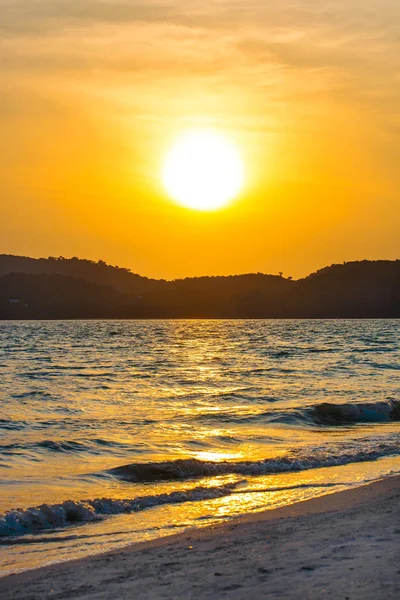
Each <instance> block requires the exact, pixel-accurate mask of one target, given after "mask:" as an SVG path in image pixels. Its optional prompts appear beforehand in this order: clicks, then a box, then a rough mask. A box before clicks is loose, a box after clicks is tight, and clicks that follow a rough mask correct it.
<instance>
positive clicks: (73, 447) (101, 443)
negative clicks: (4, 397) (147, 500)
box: [0, 438, 137, 455]
mask: <svg viewBox="0 0 400 600" xmlns="http://www.w3.org/2000/svg"><path fill="white" fill-rule="evenodd" d="M104 448H110V449H122V450H127V449H129V450H137V448H133V447H132V446H129V445H128V444H124V443H121V442H116V441H113V440H106V439H102V438H93V439H92V440H89V442H85V443H84V442H80V441H76V440H41V441H40V442H30V443H29V442H28V443H25V444H23V443H21V442H16V443H12V444H0V455H1V454H11V453H13V452H14V451H26V452H35V451H39V452H40V451H42V450H48V451H49V452H60V453H82V452H87V453H91V454H99V453H101V452H103V450H104Z"/></svg>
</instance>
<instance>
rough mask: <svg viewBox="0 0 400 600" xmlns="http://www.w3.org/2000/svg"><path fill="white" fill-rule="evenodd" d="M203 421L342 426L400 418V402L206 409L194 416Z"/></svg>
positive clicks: (194, 418) (398, 419) (325, 403)
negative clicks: (241, 409)
mask: <svg viewBox="0 0 400 600" xmlns="http://www.w3.org/2000/svg"><path fill="white" fill-rule="evenodd" d="M193 420H194V421H197V422H200V423H205V424H207V423H210V422H211V423H232V424H237V425H241V424H251V423H262V422H263V421H265V422H267V423H282V424H286V425H291V424H298V423H302V424H308V425H315V424H320V425H341V424H345V423H353V424H355V423H383V422H389V421H400V402H399V401H397V400H388V401H381V402H358V403H357V402H355V403H344V404H334V403H330V402H323V403H321V404H316V405H314V406H308V407H306V408H288V409H287V410H285V411H282V410H268V411H260V412H247V413H243V412H242V413H238V412H235V411H218V412H215V411H214V412H206V413H203V414H200V415H196V416H195V417H193Z"/></svg>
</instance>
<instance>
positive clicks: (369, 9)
mask: <svg viewBox="0 0 400 600" xmlns="http://www.w3.org/2000/svg"><path fill="white" fill-rule="evenodd" d="M0 13H1V15H2V18H1V22H0V38H1V46H0V48H1V54H0V88H1V90H0V131H1V138H0V183H1V186H0V194H1V204H0V252H5V253H13V254H25V255H30V256H48V255H53V256H58V255H63V256H67V257H68V256H74V255H75V256H80V257H82V258H83V257H85V258H92V259H95V260H97V259H98V258H103V259H104V260H106V261H107V262H111V263H113V264H118V265H120V266H126V267H130V268H131V269H132V270H133V271H134V272H139V273H141V274H143V275H148V276H152V277H165V278H174V277H181V276H189V275H203V274H231V273H242V272H254V271H263V272H267V273H277V272H279V271H282V272H284V274H285V275H288V276H289V275H291V276H293V277H300V276H302V275H305V274H307V273H309V272H311V271H313V270H315V269H317V268H319V267H322V266H324V265H326V264H331V263H333V262H342V261H344V260H348V261H349V260H358V259H363V258H369V259H374V258H387V259H394V258H398V257H400V241H399V240H400V198H399V190H400V169H399V164H400V113H399V106H400V48H399V39H400V26H399V23H400V3H399V1H398V0H347V2H337V1H333V0H329V1H328V0H280V1H279V2H276V1H275V0H253V1H251V2H250V1H245V0H210V2H204V1H203V0H201V1H200V0H191V1H190V2H185V1H183V0H142V1H138V0H131V1H129V2H127V0H112V2H111V0H102V1H101V0H79V1H78V0H0ZM201 125H204V126H207V127H213V128H216V129H218V130H220V131H221V132H223V133H224V132H225V133H226V134H228V135H229V137H230V138H231V139H233V140H234V141H235V142H236V144H238V146H239V147H240V149H241V153H242V155H243V157H244V160H245V166H246V172H247V181H246V186H245V189H244V190H243V193H242V194H241V196H240V197H239V198H238V199H237V200H236V201H235V202H234V203H232V204H231V205H230V206H228V207H226V208H225V209H223V210H221V211H218V212H211V213H199V212H196V211H193V210H189V209H185V208H182V207H180V206H178V205H176V204H175V203H174V202H173V201H172V200H171V199H170V198H168V197H167V195H166V193H165V191H164V189H163V186H162V183H161V180H160V173H161V167H162V163H163V160H164V157H165V154H166V152H167V151H168V148H170V146H171V144H172V143H173V140H174V139H175V137H176V136H177V135H178V134H179V132H180V131H181V130H182V129H185V128H187V127H192V126H201Z"/></svg>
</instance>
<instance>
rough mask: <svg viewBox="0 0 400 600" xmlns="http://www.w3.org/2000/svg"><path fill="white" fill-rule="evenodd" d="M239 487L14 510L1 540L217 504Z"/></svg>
mask: <svg viewBox="0 0 400 600" xmlns="http://www.w3.org/2000/svg"><path fill="white" fill-rule="evenodd" d="M237 485H238V483H233V484H227V485H222V486H214V487H196V488H193V489H190V490H185V491H178V492H172V493H170V494H159V495H154V496H140V497H138V498H133V499H128V500H115V499H112V498H96V499H95V500H82V501H79V502H75V501H72V500H68V501H66V502H63V503H62V504H52V505H49V504H42V505H41V506H35V507H31V508H27V509H23V510H21V509H16V510H10V511H8V512H7V513H6V514H5V515H3V516H1V517H0V537H5V536H15V535H24V534H30V533H37V532H40V531H45V530H51V529H59V528H62V527H68V526H71V525H77V524H80V523H90V522H93V521H99V520H102V519H104V518H105V517H107V516H111V515H120V514H124V513H132V512H138V511H141V510H145V509H146V508H152V507H156V506H162V505H163V504H181V503H183V502H196V501H200V500H214V499H216V498H222V497H224V496H229V495H230V494H232V493H233V491H234V488H235V487H236V486H237Z"/></svg>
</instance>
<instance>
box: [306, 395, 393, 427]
mask: <svg viewBox="0 0 400 600" xmlns="http://www.w3.org/2000/svg"><path fill="white" fill-rule="evenodd" d="M310 415H311V416H312V417H313V418H314V419H315V420H316V421H320V422H322V423H326V424H333V425H336V424H341V423H387V422H389V421H400V402H399V401H398V400H389V401H386V402H384V401H383V402H357V403H353V404H351V403H350V404H332V403H329V402H325V403H322V404H317V405H316V406H314V407H313V408H312V409H311V410H310Z"/></svg>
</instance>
